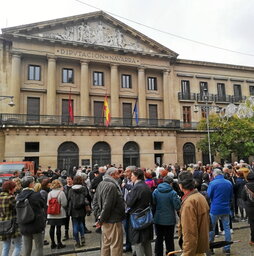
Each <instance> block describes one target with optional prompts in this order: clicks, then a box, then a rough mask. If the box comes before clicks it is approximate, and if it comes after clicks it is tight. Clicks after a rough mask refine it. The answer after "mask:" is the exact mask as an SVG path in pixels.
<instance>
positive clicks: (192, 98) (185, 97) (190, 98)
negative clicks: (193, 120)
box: [178, 92, 196, 101]
mask: <svg viewBox="0 0 254 256" xmlns="http://www.w3.org/2000/svg"><path fill="white" fill-rule="evenodd" d="M178 100H181V101H185V100H187V101H195V100H196V93H182V92H178Z"/></svg>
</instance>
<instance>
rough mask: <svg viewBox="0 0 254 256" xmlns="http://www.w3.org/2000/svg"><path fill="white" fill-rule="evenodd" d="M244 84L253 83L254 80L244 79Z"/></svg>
mask: <svg viewBox="0 0 254 256" xmlns="http://www.w3.org/2000/svg"><path fill="white" fill-rule="evenodd" d="M246 83H252V84H253V83H254V80H251V79H246Z"/></svg>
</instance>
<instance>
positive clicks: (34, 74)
mask: <svg viewBox="0 0 254 256" xmlns="http://www.w3.org/2000/svg"><path fill="white" fill-rule="evenodd" d="M28 80H35V81H40V80H41V67H40V66H37V65H29V66H28Z"/></svg>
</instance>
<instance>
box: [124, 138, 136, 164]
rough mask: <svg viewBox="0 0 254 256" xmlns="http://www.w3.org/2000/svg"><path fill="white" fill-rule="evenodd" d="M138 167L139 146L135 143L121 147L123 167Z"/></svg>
mask: <svg viewBox="0 0 254 256" xmlns="http://www.w3.org/2000/svg"><path fill="white" fill-rule="evenodd" d="M130 165H135V166H137V167H139V166H140V156H139V145H138V144H137V143H136V142H133V141H130V142H127V143H126V144H125V145H124V147H123V167H124V168H126V167H127V166H130Z"/></svg>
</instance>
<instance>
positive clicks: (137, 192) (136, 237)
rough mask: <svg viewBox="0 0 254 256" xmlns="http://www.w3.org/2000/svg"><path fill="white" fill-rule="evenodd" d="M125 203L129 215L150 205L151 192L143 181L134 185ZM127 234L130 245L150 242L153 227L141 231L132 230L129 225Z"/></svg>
mask: <svg viewBox="0 0 254 256" xmlns="http://www.w3.org/2000/svg"><path fill="white" fill-rule="evenodd" d="M126 203H127V207H129V208H130V212H129V213H130V214H131V213H132V212H134V211H136V210H137V209H142V210H143V209H145V208H146V207H148V206H149V204H150V205H152V192H151V190H150V188H149V187H148V186H147V185H146V183H145V182H144V181H139V182H137V183H135V184H134V187H133V189H132V190H131V191H130V193H129V194H128V195H127V199H126ZM129 234H130V240H131V243H132V244H137V243H142V242H146V241H151V240H152V239H153V225H150V226H149V227H147V228H145V229H142V230H133V229H132V227H131V223H130V228H129Z"/></svg>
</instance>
